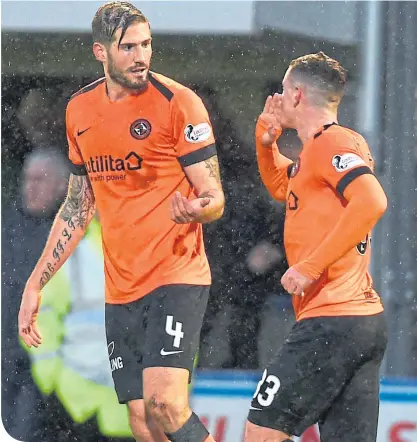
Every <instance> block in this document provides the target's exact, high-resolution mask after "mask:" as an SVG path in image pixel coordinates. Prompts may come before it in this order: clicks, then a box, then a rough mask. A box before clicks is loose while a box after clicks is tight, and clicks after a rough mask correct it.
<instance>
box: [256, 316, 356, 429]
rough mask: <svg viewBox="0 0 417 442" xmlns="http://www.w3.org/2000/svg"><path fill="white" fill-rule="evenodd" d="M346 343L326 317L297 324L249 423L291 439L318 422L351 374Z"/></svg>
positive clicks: (267, 374)
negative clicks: (344, 343)
mask: <svg viewBox="0 0 417 442" xmlns="http://www.w3.org/2000/svg"><path fill="white" fill-rule="evenodd" d="M342 344H343V342H342V337H341V336H340V335H337V334H332V333H331V331H329V327H328V321H327V319H326V318H325V319H323V318H313V319H308V320H303V321H300V322H299V323H297V324H295V326H294V327H293V329H292V330H291V332H290V334H289V336H288V338H287V340H286V341H285V342H284V344H283V346H282V347H281V349H280V350H279V352H278V354H277V355H276V357H275V358H273V360H272V361H271V363H270V364H269V366H268V367H267V368H266V369H265V370H264V372H263V375H262V378H261V380H260V381H259V383H258V386H257V389H256V391H255V394H254V397H253V401H252V405H251V409H250V412H249V416H248V420H249V422H252V423H253V424H255V425H258V426H261V427H265V428H270V429H275V430H278V431H281V432H283V433H285V434H288V435H291V436H292V435H295V436H300V435H301V434H302V433H303V432H304V431H305V430H306V429H307V428H308V427H309V426H311V425H313V424H314V423H316V422H317V421H318V420H319V417H320V416H321V415H322V414H323V413H324V412H325V411H326V410H327V409H328V407H329V405H330V404H331V402H332V401H333V400H334V398H335V397H337V395H338V394H339V393H340V391H341V390H342V388H343V386H344V384H345V382H346V380H347V379H348V378H349V377H350V373H351V372H352V367H351V364H350V363H349V361H348V360H346V356H345V355H344V351H343V348H342V347H343V345H342Z"/></svg>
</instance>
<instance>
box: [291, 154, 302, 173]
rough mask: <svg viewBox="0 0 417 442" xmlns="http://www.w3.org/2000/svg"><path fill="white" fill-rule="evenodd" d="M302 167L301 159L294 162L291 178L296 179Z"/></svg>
mask: <svg viewBox="0 0 417 442" xmlns="http://www.w3.org/2000/svg"><path fill="white" fill-rule="evenodd" d="M300 165H301V160H300V158H297V160H296V161H295V162H294V164H293V165H292V167H291V172H290V178H294V177H295V176H296V175H297V173H298V172H299V171H300Z"/></svg>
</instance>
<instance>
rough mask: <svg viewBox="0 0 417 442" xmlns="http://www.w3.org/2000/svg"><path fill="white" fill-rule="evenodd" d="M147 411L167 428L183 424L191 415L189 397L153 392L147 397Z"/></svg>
mask: <svg viewBox="0 0 417 442" xmlns="http://www.w3.org/2000/svg"><path fill="white" fill-rule="evenodd" d="M145 406H146V411H147V413H149V415H150V416H151V417H152V418H153V419H155V420H156V421H158V422H160V423H161V424H162V425H163V427H164V428H165V429H166V430H171V429H172V428H175V427H178V426H181V425H182V424H183V423H184V422H186V421H187V419H188V418H189V415H190V408H189V406H188V397H187V398H182V397H173V396H168V395H165V394H163V393H162V394H161V393H159V394H158V393H153V394H151V395H150V396H149V397H148V398H146V399H145Z"/></svg>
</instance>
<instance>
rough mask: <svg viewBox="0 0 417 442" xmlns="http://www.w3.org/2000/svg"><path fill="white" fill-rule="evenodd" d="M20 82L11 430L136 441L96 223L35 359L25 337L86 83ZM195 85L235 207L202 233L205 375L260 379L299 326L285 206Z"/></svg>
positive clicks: (7, 357) (48, 296) (7, 341)
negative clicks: (290, 289) (108, 315)
mask: <svg viewBox="0 0 417 442" xmlns="http://www.w3.org/2000/svg"><path fill="white" fill-rule="evenodd" d="M10 81H11V80H10ZM13 82H14V86H15V87H10V86H11V85H10V84H7V79H6V81H5V82H3V110H4V111H3V117H2V118H3V125H2V127H3V133H2V149H3V155H2V160H3V167H2V178H3V189H2V190H3V192H2V202H3V210H2V259H3V266H2V284H3V287H2V289H3V290H2V349H3V351H2V355H3V358H2V359H3V361H2V414H3V423H4V425H5V428H6V429H7V431H8V432H9V433H10V434H11V435H12V436H13V437H15V438H16V439H18V440H24V441H27V442H30V441H32V440H33V441H34V440H36V441H45V442H49V440H52V439H51V436H50V435H51V434H53V440H60V441H77V440H82V441H85V442H88V441H90V440H91V441H95V442H96V441H100V440H110V439H111V440H116V439H117V440H123V438H126V437H129V435H130V433H129V429H128V426H127V415H126V413H125V407H121V406H119V405H118V404H117V401H116V397H115V395H114V392H113V389H112V381H111V376H110V370H109V369H108V362H107V353H106V352H107V349H106V343H105V332H104V310H103V307H104V298H103V290H104V280H103V270H102V256H101V248H100V227H99V221H98V220H97V219H94V220H93V222H92V224H91V226H90V227H89V229H88V231H87V235H86V237H85V238H84V239H83V241H82V242H81V243H80V245H79V246H78V247H77V249H76V252H75V253H74V255H73V256H72V257H71V258H70V260H69V261H68V262H67V264H66V265H65V266H63V268H62V269H61V270H60V271H59V272H58V273H57V274H56V275H55V277H54V278H53V279H52V281H51V282H50V283H49V284H48V285H47V286H46V288H45V289H44V294H43V303H42V308H41V312H40V316H39V323H40V327H41V328H42V329H43V330H44V336H45V338H46V339H45V341H44V344H43V345H42V347H41V348H40V349H39V350H36V351H28V350H27V349H25V348H24V347H23V346H22V345H21V342H20V341H19V338H18V335H17V314H18V309H19V305H20V299H21V293H22V291H23V288H24V285H25V283H26V280H27V279H28V276H29V274H30V272H31V271H32V269H33V267H34V265H35V263H36V261H37V259H38V258H39V256H40V254H41V251H42V248H43V246H44V244H45V241H46V239H47V236H48V233H49V230H50V227H51V224H52V222H53V219H54V216H55V214H56V212H57V210H58V207H59V206H60V204H61V203H62V201H63V199H64V198H65V194H66V189H67V180H68V174H69V172H68V163H67V156H66V154H67V152H66V148H67V145H66V140H65V127H64V116H65V106H66V103H67V100H68V98H69V96H70V94H71V92H72V91H74V90H77V88H78V87H79V85H77V84H74V81H72V83H70V82H66V81H61V82H59V81H56V80H53V81H52V80H51V81H49V82H48V80H47V79H29V80H28V79H26V80H25V81H23V80H22V83H21V86H24V87H20V88H18V87H16V83H18V82H19V80H16V79H13ZM87 82H88V80H87V79H80V84H86V83H87ZM190 86H191V87H192V88H193V89H194V90H195V91H196V92H197V93H198V94H199V95H200V96H201V98H202V99H203V101H204V102H205V104H206V106H207V108H208V110H209V113H210V117H211V120H212V123H213V130H214V133H215V136H216V140H217V147H218V156H219V161H220V166H221V173H222V180H223V186H224V190H225V195H226V199H227V204H226V211H225V214H224V216H223V218H222V219H221V220H219V221H218V222H216V223H213V224H210V225H206V226H205V242H206V248H207V254H208V257H209V261H210V263H211V267H212V273H213V286H212V290H211V297H210V301H209V306H208V310H207V314H206V319H205V323H204V326H203V330H202V337H201V348H200V353H199V366H200V368H203V369H204V368H211V369H220V368H239V369H251V370H255V369H258V368H259V367H261V366H263V365H264V364H265V363H266V361H267V360H268V358H269V356H270V354H269V349H270V348H271V347H273V346H271V345H270V343H271V342H275V343H276V342H277V341H278V340H283V339H284V336H285V335H286V333H287V332H288V329H289V328H290V327H291V326H292V324H293V321H294V318H293V314H292V307H291V300H290V297H289V296H287V295H285V294H284V293H283V292H282V288H281V286H280V284H279V280H280V277H281V275H282V274H283V272H284V271H285V269H286V266H287V264H286V261H285V254H284V250H283V236H282V235H283V222H284V207H283V206H282V205H280V204H278V203H276V202H274V201H272V200H271V198H270V197H269V195H268V194H267V192H266V190H265V189H264V187H263V185H262V183H261V180H260V177H259V174H258V170H257V164H256V155H255V149H254V145H253V140H242V139H240V136H239V132H238V130H237V128H236V127H235V124H236V122H235V121H232V120H231V119H230V118H228V116H227V115H225V114H224V112H222V110H221V109H219V106H218V104H217V100H216V93H215V91H213V90H212V89H211V88H210V87H209V86H199V85H190ZM281 148H282V150H283V151H284V152H285V154H286V155H288V156H289V157H293V158H296V157H297V155H298V151H299V149H300V143H299V140H298V138H297V137H296V136H295V135H294V133H288V134H286V135H285V136H284V137H283V139H282V140H281ZM83 262H86V263H88V266H87V265H83ZM87 268H88V274H85V273H86V269H87ZM81 336H88V339H81V338H80V337H81ZM48 435H49V436H48Z"/></svg>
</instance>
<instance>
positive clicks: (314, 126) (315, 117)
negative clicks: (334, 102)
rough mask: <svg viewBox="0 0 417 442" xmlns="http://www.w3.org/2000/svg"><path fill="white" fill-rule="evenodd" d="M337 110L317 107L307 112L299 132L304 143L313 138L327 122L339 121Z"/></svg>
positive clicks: (299, 125)
mask: <svg viewBox="0 0 417 442" xmlns="http://www.w3.org/2000/svg"><path fill="white" fill-rule="evenodd" d="M337 122H338V120H337V110H333V109H331V110H330V109H322V110H320V111H317V109H314V110H311V111H309V112H306V113H305V115H303V117H302V119H300V121H299V124H298V127H297V134H298V137H299V138H300V140H301V141H302V143H303V144H304V143H305V142H306V141H308V140H309V139H310V138H312V137H313V136H314V135H315V134H316V133H317V132H318V131H319V130H320V129H321V128H322V127H323V126H325V125H326V124H331V123H337Z"/></svg>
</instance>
